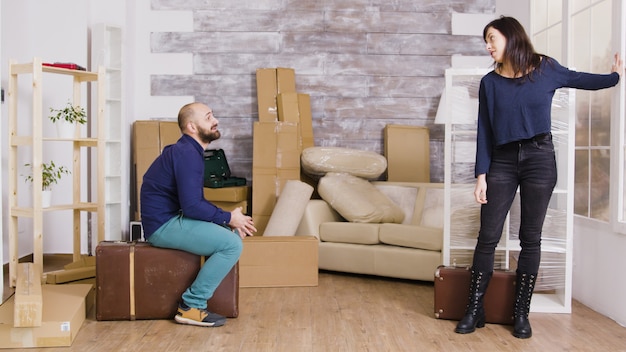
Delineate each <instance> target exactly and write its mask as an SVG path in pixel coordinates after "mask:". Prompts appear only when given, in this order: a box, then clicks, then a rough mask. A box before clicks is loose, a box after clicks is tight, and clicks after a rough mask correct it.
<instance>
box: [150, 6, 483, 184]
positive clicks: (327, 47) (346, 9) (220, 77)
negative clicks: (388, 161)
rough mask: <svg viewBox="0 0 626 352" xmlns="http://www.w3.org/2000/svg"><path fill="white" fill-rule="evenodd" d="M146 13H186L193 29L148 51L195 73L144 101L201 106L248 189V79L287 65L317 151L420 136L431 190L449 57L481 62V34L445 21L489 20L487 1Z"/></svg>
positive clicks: (160, 82) (251, 87)
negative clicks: (387, 131)
mask: <svg viewBox="0 0 626 352" xmlns="http://www.w3.org/2000/svg"><path fill="white" fill-rule="evenodd" d="M152 10H153V11H192V14H193V21H194V23H193V29H194V30H193V32H153V33H152V34H151V50H152V52H154V53H192V54H193V75H191V76H190V75H154V76H152V78H151V94H152V95H155V96H189V95H192V96H194V97H195V98H196V100H198V101H202V102H206V103H207V104H209V105H210V106H211V107H212V108H213V110H214V111H215V114H216V116H217V117H218V119H219V120H220V125H221V127H220V128H221V130H222V138H221V139H220V140H219V141H218V144H217V145H218V146H219V147H220V148H224V149H225V150H226V151H227V155H228V159H229V163H230V166H231V169H232V172H233V174H235V175H238V176H244V177H247V178H248V179H251V170H252V124H253V123H254V121H256V120H257V119H258V114H257V102H256V79H255V72H256V69H257V68H261V67H292V68H294V69H295V70H296V86H297V90H298V91H299V92H302V93H306V94H309V95H310V96H311V109H312V115H313V130H314V134H315V143H316V145H325V146H340V147H349V148H357V149H362V150H370V151H375V152H378V153H381V154H382V153H383V129H384V126H385V125H386V124H406V125H416V126H427V127H429V129H430V137H431V146H430V149H431V154H432V156H431V179H432V180H433V181H438V182H441V181H443V127H442V126H439V125H434V118H435V114H436V112H437V107H438V104H439V99H440V96H441V92H442V91H443V88H444V71H445V69H446V68H448V67H450V64H451V56H452V55H455V54H459V55H485V53H486V52H485V50H484V42H483V40H482V38H481V37H480V36H467V35H451V18H452V13H455V12H458V13H485V14H493V13H494V11H495V0H467V1H461V0H443V1H441V0H421V1H414V0H321V1H310V0H239V1H231V0H213V1H205V0H152Z"/></svg>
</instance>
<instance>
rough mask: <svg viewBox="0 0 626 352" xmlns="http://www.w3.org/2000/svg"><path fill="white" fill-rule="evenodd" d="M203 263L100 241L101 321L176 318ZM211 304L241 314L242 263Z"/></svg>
mask: <svg viewBox="0 0 626 352" xmlns="http://www.w3.org/2000/svg"><path fill="white" fill-rule="evenodd" d="M201 264H202V260H201V257H200V256H198V255H195V254H192V253H188V252H184V251H179V250H176V249H165V248H157V247H154V246H152V245H151V244H150V243H148V242H120V241H103V242H100V243H99V244H98V246H97V247H96V319H97V320H142V319H172V318H174V315H175V314H176V311H177V309H178V303H179V302H180V300H181V295H182V293H183V292H184V291H185V290H186V289H187V287H189V285H191V283H192V282H193V280H194V279H195V278H196V275H197V274H198V271H199V270H200V266H201ZM207 304H208V308H207V309H208V310H210V311H212V312H215V313H217V314H220V315H223V316H226V317H229V318H235V317H237V316H238V315H239V263H237V264H236V265H235V266H234V267H233V268H232V270H231V271H230V272H229V273H228V275H227V276H226V277H225V278H224V280H223V281H222V283H221V284H220V285H219V286H218V288H217V289H216V290H215V294H214V295H213V297H212V298H211V299H209V300H208V302H207Z"/></svg>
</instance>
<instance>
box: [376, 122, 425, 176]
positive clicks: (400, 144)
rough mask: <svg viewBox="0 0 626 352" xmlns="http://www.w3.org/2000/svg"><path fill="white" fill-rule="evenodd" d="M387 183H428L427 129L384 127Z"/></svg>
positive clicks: (418, 127)
mask: <svg viewBox="0 0 626 352" xmlns="http://www.w3.org/2000/svg"><path fill="white" fill-rule="evenodd" d="M384 135H385V138H384V139H385V140H384V149H385V157H386V158H387V181H393V182H430V134H429V131H428V128H427V127H422V126H404V125H387V126H385V133H384Z"/></svg>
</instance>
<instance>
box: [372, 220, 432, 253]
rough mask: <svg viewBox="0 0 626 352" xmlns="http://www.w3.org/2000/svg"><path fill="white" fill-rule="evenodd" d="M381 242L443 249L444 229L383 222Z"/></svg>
mask: <svg viewBox="0 0 626 352" xmlns="http://www.w3.org/2000/svg"><path fill="white" fill-rule="evenodd" d="M378 238H379V240H380V242H382V243H384V244H389V245H393V246H401V247H410V248H419V249H427V250H431V251H441V249H442V248H443V229H441V228H434V227H424V226H416V225H402V224H381V225H380V229H379V230H378Z"/></svg>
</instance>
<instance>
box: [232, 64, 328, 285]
mask: <svg viewBox="0 0 626 352" xmlns="http://www.w3.org/2000/svg"><path fill="white" fill-rule="evenodd" d="M256 80H257V98H258V108H259V121H258V122H255V123H254V128H253V156H252V218H253V220H254V223H255V225H256V227H257V229H258V235H261V236H254V237H252V238H246V239H245V240H244V249H243V253H242V255H241V259H240V260H239V264H240V281H239V282H240V285H241V286H242V287H268V286H317V280H318V276H317V272H318V265H317V263H318V255H317V247H318V240H317V238H315V237H313V236H289V237H282V236H280V237H277V235H280V234H270V233H265V228H266V226H267V223H268V221H269V218H270V216H271V215H272V212H273V210H274V206H275V205H276V201H277V200H278V197H279V196H280V193H281V191H282V189H283V186H284V185H285V183H286V182H287V181H289V180H300V154H301V153H302V150H303V149H305V148H308V147H311V146H313V126H312V119H311V103H310V98H309V95H307V94H302V93H298V92H297V91H296V79H295V71H294V70H293V69H291V68H260V69H257V71H256ZM287 216H288V215H287Z"/></svg>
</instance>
